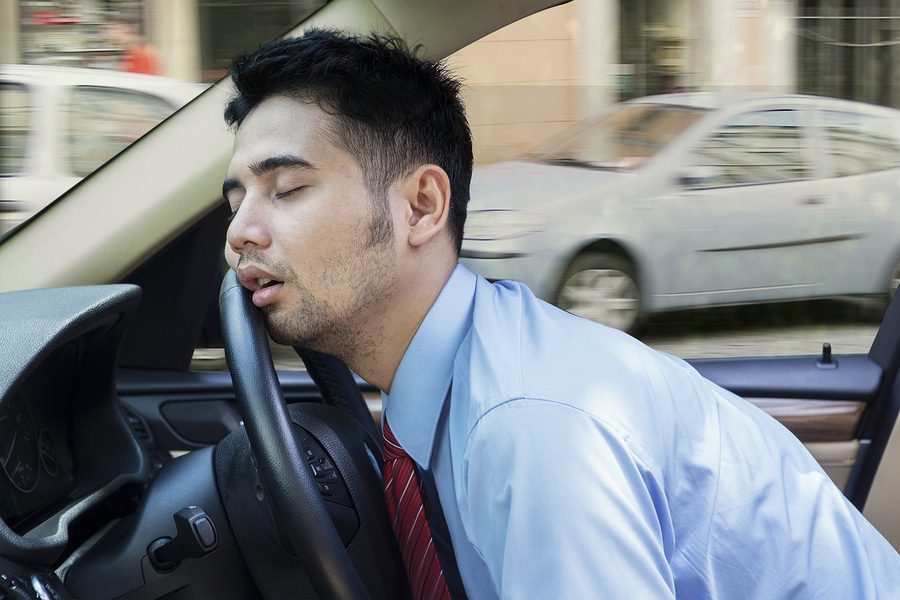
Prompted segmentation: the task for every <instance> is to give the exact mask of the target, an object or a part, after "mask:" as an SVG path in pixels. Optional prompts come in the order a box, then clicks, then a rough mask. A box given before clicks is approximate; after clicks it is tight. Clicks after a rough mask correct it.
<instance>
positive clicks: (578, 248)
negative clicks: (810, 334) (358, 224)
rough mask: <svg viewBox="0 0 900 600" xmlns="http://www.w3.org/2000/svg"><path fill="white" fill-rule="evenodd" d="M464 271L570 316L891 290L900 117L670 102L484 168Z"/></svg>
mask: <svg viewBox="0 0 900 600" xmlns="http://www.w3.org/2000/svg"><path fill="white" fill-rule="evenodd" d="M462 257H463V262H464V263H465V264H466V265H467V266H468V267H470V268H472V269H474V270H475V271H477V272H479V273H481V274H482V275H484V276H485V277H487V278H489V279H517V280H519V281H523V282H525V283H526V284H528V285H529V286H530V287H531V289H532V290H533V291H534V292H535V294H537V295H538V296H539V297H541V298H543V299H545V300H548V301H550V302H554V303H556V304H557V305H559V306H560V307H561V308H564V309H566V310H569V311H571V312H573V313H576V314H579V315H581V316H584V317H587V318H590V319H593V320H595V321H598V322H601V323H604V324H607V325H610V326H612V327H616V328H619V329H623V330H633V329H634V328H635V326H636V325H637V324H638V323H639V322H640V317H642V316H644V315H647V314H649V313H655V312H659V311H665V310H671V309H679V308H686V307H696V306H710V305H725V304H740V303H755V302H769V301H782V300H791V299H801V298H811V297H822V296H837V295H848V294H867V295H868V294H879V295H882V294H891V293H893V291H894V290H896V289H897V285H898V280H900V111H898V110H894V109H889V108H883V107H878V106H871V105H867V104H862V103H858V102H849V101H844V100H837V99H831V98H820V97H811V96H798V95H787V96H763V95H758V94H751V93H741V94H726V93H680V94H668V95H662V96H652V97H646V98H640V99H636V100H632V101H628V102H624V103H621V104H618V105H616V106H614V107H612V108H611V109H610V110H609V111H607V112H604V113H602V114H600V115H599V116H596V117H593V118H589V119H586V120H584V121H581V122H579V123H577V124H576V125H574V126H573V127H571V128H570V129H568V130H567V131H565V132H564V133H563V134H561V135H560V136H559V137H557V138H555V139H553V140H551V141H550V142H549V143H548V144H546V145H545V146H544V147H543V148H541V149H539V150H538V151H536V152H534V153H533V154H530V155H527V156H524V157H522V158H521V159H519V160H514V161H511V162H505V163H498V164H494V165H488V166H485V167H482V168H478V169H476V171H475V174H474V175H473V182H472V200H471V203H470V205H469V218H468V222H467V226H466V234H465V240H464V242H463V250H462Z"/></svg>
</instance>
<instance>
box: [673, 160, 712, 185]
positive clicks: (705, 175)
mask: <svg viewBox="0 0 900 600" xmlns="http://www.w3.org/2000/svg"><path fill="white" fill-rule="evenodd" d="M722 174H723V173H722V169H720V168H719V167H713V166H707V165H691V166H689V167H684V168H682V169H681V170H679V172H678V174H677V176H676V182H677V183H678V185H680V186H681V187H686V188H703V187H712V186H715V185H719V184H720V183H721V179H720V178H721V176H722Z"/></svg>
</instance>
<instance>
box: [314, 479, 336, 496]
mask: <svg viewBox="0 0 900 600" xmlns="http://www.w3.org/2000/svg"><path fill="white" fill-rule="evenodd" d="M316 484H317V485H318V486H319V492H321V493H322V495H323V496H331V495H332V494H333V493H334V492H332V490H331V486H330V485H328V484H327V483H321V482H316Z"/></svg>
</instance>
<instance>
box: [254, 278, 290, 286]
mask: <svg viewBox="0 0 900 600" xmlns="http://www.w3.org/2000/svg"><path fill="white" fill-rule="evenodd" d="M256 282H257V283H258V284H259V287H260V288H266V287H269V286H273V285H278V284H279V283H283V282H282V281H278V280H277V279H265V278H262V277H261V278H259V279H257V280H256Z"/></svg>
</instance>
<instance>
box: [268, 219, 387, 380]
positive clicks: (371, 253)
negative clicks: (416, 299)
mask: <svg viewBox="0 0 900 600" xmlns="http://www.w3.org/2000/svg"><path fill="white" fill-rule="evenodd" d="M387 227H388V229H387V231H386V229H385V222H384V221H381V220H379V215H377V214H376V215H373V219H372V220H371V221H370V223H369V224H368V226H367V228H366V231H361V232H360V235H359V236H358V238H357V239H358V240H359V241H358V242H357V243H354V244H352V245H351V246H349V247H348V248H346V249H345V250H344V251H343V252H342V253H340V254H337V255H335V256H333V257H332V259H331V260H329V261H328V262H327V263H326V264H325V265H323V267H322V270H321V271H319V272H308V273H305V274H304V277H303V279H305V280H307V281H310V280H318V282H319V285H318V288H319V290H321V291H320V293H319V295H317V294H315V293H314V292H313V291H312V290H311V289H310V287H308V286H306V285H304V284H303V283H302V282H301V281H300V278H299V277H297V276H296V274H294V276H293V277H292V278H291V281H290V285H291V286H292V287H293V288H294V291H295V293H296V295H297V298H296V299H295V301H294V303H293V305H292V306H291V307H290V308H289V309H288V310H285V311H276V310H275V309H274V307H266V310H265V315H266V327H267V329H268V331H269V335H270V336H271V337H272V339H273V340H275V341H276V342H278V343H279V344H286V345H289V346H299V347H303V348H309V349H310V350H316V351H318V352H323V353H325V354H329V355H331V356H335V357H338V358H340V359H342V360H343V361H344V362H347V363H355V362H357V361H359V360H360V359H361V358H369V357H371V356H372V355H374V354H375V353H376V352H377V347H378V342H379V340H380V339H381V338H382V337H383V336H382V335H381V334H382V333H383V332H382V331H380V330H379V329H378V327H377V320H374V319H371V316H372V315H373V314H374V313H375V312H376V311H377V309H378V308H385V307H388V306H389V303H390V299H391V298H392V297H393V296H394V294H395V293H396V290H397V288H398V287H399V282H398V276H397V273H396V269H395V265H394V255H393V252H392V250H393V245H392V244H393V235H392V228H390V221H387ZM333 289H341V290H344V297H343V299H342V300H343V301H342V302H341V303H340V305H338V304H337V303H336V300H335V299H334V298H333V296H331V295H330V294H329V290H333Z"/></svg>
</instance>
